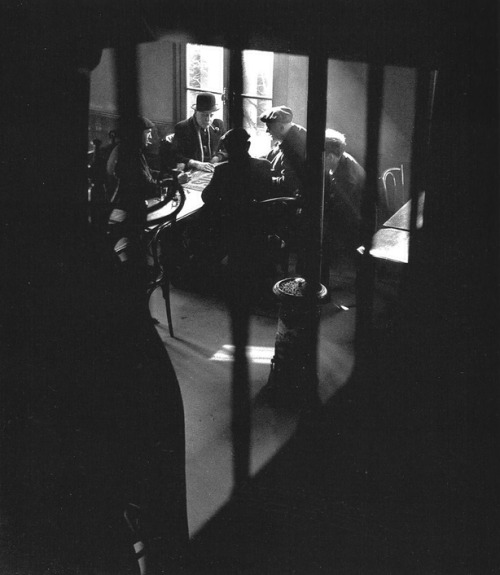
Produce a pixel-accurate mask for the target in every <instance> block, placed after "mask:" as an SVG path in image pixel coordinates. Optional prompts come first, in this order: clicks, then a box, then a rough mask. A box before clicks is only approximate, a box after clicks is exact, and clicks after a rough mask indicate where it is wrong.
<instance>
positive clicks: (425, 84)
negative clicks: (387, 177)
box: [408, 69, 437, 266]
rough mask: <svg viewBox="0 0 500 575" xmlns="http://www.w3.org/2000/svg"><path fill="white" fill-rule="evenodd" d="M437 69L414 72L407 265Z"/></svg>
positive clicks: (414, 237)
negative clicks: (414, 98)
mask: <svg viewBox="0 0 500 575" xmlns="http://www.w3.org/2000/svg"><path fill="white" fill-rule="evenodd" d="M436 81H437V71H436V70H432V71H429V70H423V69H419V70H418V71H417V88H416V101H415V121H414V126H415V127H414V133H413V144H412V160H411V168H412V170H411V171H412V177H411V186H410V200H411V204H410V207H411V209H410V245H409V254H408V265H409V266H411V264H412V262H413V261H414V258H415V256H416V255H417V254H416V251H418V231H419V230H417V215H418V200H419V196H420V193H421V192H423V191H425V190H426V187H427V184H426V173H427V164H428V153H429V145H430V136H431V122H432V112H433V108H434V94H435V90H436Z"/></svg>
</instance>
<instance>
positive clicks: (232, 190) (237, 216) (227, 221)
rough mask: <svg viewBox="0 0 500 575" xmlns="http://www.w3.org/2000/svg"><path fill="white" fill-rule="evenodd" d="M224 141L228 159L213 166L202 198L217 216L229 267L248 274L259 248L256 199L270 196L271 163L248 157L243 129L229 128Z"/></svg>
mask: <svg viewBox="0 0 500 575" xmlns="http://www.w3.org/2000/svg"><path fill="white" fill-rule="evenodd" d="M224 144H225V147H226V149H227V152H228V160H227V162H223V163H221V164H219V165H218V166H216V168H215V171H214V175H213V178H212V181H211V182H210V184H209V185H208V186H207V187H206V188H205V190H204V191H203V193H202V199H203V202H204V203H205V205H206V207H207V208H208V210H210V212H211V213H212V214H213V213H216V214H217V215H218V216H219V217H220V218H221V227H222V231H223V236H224V241H225V243H226V245H227V253H228V258H229V265H230V267H231V269H233V270H234V271H235V272H236V270H238V273H241V274H242V277H248V275H249V274H252V273H253V271H255V266H256V265H258V264H257V260H258V259H259V254H260V252H261V251H262V246H261V243H260V240H261V238H260V237H259V229H258V224H259V219H258V217H257V211H256V210H257V206H258V202H259V201H261V200H265V199H267V198H269V197H270V191H271V164H270V162H268V161H267V160H265V159H263V158H252V157H250V156H249V154H248V147H249V145H250V142H249V135H248V133H247V132H246V131H245V130H243V128H239V129H234V130H229V132H227V133H226V134H225V136H224Z"/></svg>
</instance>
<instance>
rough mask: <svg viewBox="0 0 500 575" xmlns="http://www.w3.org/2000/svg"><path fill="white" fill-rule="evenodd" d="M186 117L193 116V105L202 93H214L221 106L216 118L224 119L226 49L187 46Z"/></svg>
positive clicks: (196, 45) (195, 45) (194, 45)
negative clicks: (222, 103)
mask: <svg viewBox="0 0 500 575" xmlns="http://www.w3.org/2000/svg"><path fill="white" fill-rule="evenodd" d="M186 84H187V85H186V92H187V94H186V107H187V110H186V117H189V116H191V115H192V114H193V105H194V104H195V103H196V96H197V95H198V94H199V93H200V92H212V94H215V97H216V99H217V102H218V104H219V107H220V108H219V110H217V112H216V113H215V117H216V118H220V119H222V118H223V106H222V105H221V100H222V94H223V91H224V49H223V48H221V47H219V46H203V45H201V44H187V45H186Z"/></svg>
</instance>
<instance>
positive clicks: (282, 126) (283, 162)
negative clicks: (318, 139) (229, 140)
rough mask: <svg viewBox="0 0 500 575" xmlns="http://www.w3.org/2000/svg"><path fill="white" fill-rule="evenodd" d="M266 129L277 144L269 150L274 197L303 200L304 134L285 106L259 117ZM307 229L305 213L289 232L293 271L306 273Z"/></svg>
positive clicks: (305, 139) (274, 108) (304, 189)
mask: <svg viewBox="0 0 500 575" xmlns="http://www.w3.org/2000/svg"><path fill="white" fill-rule="evenodd" d="M260 120H261V121H262V122H264V123H265V124H266V125H267V131H268V133H269V134H270V135H271V138H272V140H273V142H278V150H279V151H278V152H277V153H274V154H273V152H272V150H271V152H270V153H271V154H272V156H271V158H272V159H271V165H272V184H273V190H272V195H273V197H280V196H289V197H298V198H302V199H303V200H304V203H305V202H306V201H307V197H306V188H305V183H306V174H305V172H306V166H305V163H306V142H307V130H306V129H305V128H303V127H302V126H299V125H298V124H295V123H294V122H293V112H292V110H291V109H290V108H289V107H288V106H276V107H273V108H271V109H270V110H269V111H268V112H266V113H265V114H262V115H261V116H260ZM307 228H308V226H307V223H306V221H305V219H304V212H302V215H301V216H300V217H299V218H297V219H296V221H295V223H294V229H292V230H290V242H291V244H292V245H295V247H294V248H293V249H295V250H296V252H297V266H296V271H297V273H299V274H305V273H306V263H307V256H306V246H307V233H308V230H307Z"/></svg>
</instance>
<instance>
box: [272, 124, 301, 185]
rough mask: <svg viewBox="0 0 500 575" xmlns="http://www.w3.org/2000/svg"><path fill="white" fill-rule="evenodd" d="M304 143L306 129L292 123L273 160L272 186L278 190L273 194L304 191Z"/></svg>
mask: <svg viewBox="0 0 500 575" xmlns="http://www.w3.org/2000/svg"><path fill="white" fill-rule="evenodd" d="M306 143H307V130H306V129H305V128H303V127H302V126H299V125H298V124H292V127H291V128H290V130H288V133H287V134H286V136H285V138H284V140H283V141H282V142H281V144H280V146H279V147H280V153H279V154H278V155H276V156H275V158H274V160H273V186H274V187H275V189H276V190H277V191H278V192H279V193H277V194H276V193H273V195H279V196H294V195H296V194H297V193H303V192H304V184H305V181H306V173H305V162H306Z"/></svg>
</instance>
